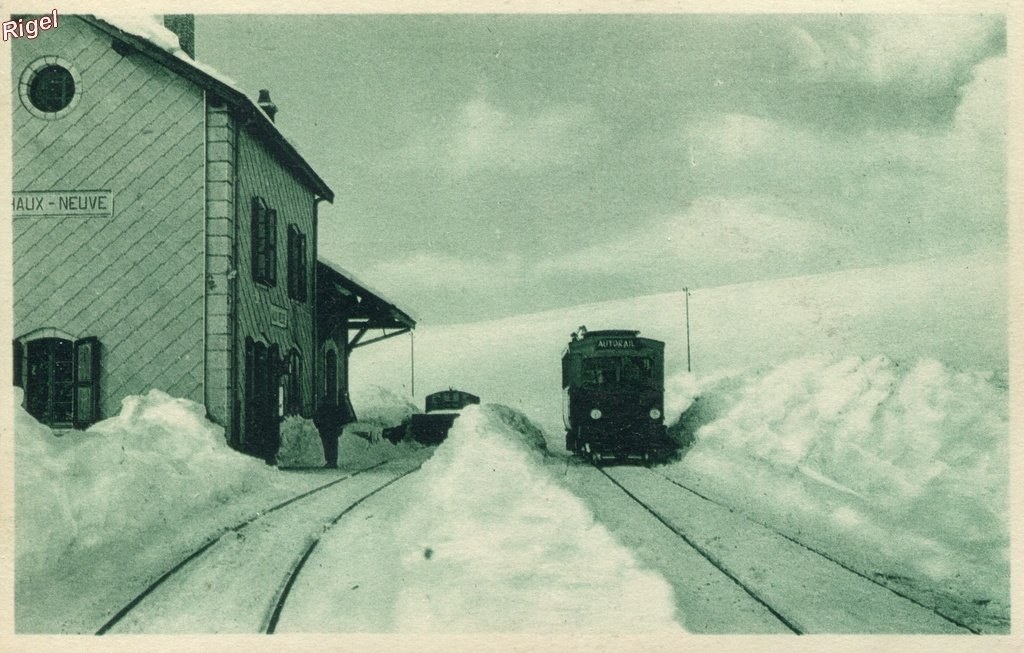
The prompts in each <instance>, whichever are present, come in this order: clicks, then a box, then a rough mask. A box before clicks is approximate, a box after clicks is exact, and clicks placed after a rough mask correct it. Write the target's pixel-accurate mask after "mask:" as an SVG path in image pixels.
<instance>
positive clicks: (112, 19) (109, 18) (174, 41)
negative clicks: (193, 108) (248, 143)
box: [93, 13, 333, 199]
mask: <svg viewBox="0 0 1024 653" xmlns="http://www.w3.org/2000/svg"><path fill="white" fill-rule="evenodd" d="M93 17H94V18H96V19H98V20H100V21H102V22H104V23H106V24H108V25H110V26H111V27H114V28H116V29H118V30H121V31H122V32H125V33H126V34H131V35H132V36H136V37H138V38H140V39H142V40H144V41H146V42H147V43H149V44H151V45H153V46H155V47H157V48H159V49H160V50H163V51H164V52H166V53H167V54H169V55H171V56H173V57H175V58H176V59H179V60H181V61H183V62H184V63H186V64H188V65H189V66H191V67H192V68H193V69H195V70H197V71H199V72H200V73H202V74H203V75H205V76H206V77H209V78H212V79H214V80H216V81H217V82H219V83H221V84H223V85H224V86H227V87H228V88H230V89H231V90H233V91H235V92H236V93H238V94H239V95H240V96H242V97H244V98H245V99H246V100H247V101H248V102H249V104H251V105H252V108H253V109H255V110H254V111H253V115H255V116H259V118H258V119H259V120H261V121H262V122H263V125H264V127H266V128H269V129H270V130H271V131H272V132H273V133H276V134H277V136H278V137H279V138H280V139H281V140H282V141H284V142H285V143H287V145H288V146H289V147H291V148H292V149H293V150H294V152H295V154H296V155H297V156H298V157H299V158H301V159H303V161H304V162H305V163H306V165H309V164H308V159H307V158H306V157H305V156H304V155H303V154H302V153H301V152H300V151H299V148H298V147H297V146H296V144H295V140H294V139H292V138H289V137H287V136H285V134H284V132H282V131H281V128H280V127H279V126H278V125H277V124H275V123H274V121H273V120H271V118H270V116H268V115H267V114H266V113H265V112H264V111H263V109H261V108H260V107H259V105H257V104H256V102H255V101H254V100H253V99H252V95H250V94H249V93H246V92H245V91H244V90H243V89H242V87H241V85H240V84H239V83H238V82H236V81H235V80H233V79H231V78H230V77H228V76H227V75H225V74H223V73H222V72H220V71H219V70H217V69H216V68H213V67H212V66H209V65H206V64H204V63H200V62H198V61H196V60H195V59H193V58H192V57H191V56H189V54H188V53H187V52H185V51H184V50H182V49H181V44H180V42H179V40H178V35H177V34H175V33H174V32H172V31H171V30H169V29H167V27H165V26H164V24H163V18H162V17H161V16H160V15H139V14H102V13H101V14H93ZM314 174H315V172H314ZM321 183H323V182H322V180H321ZM324 186H325V187H326V184H324ZM327 190H328V191H330V189H329V188H328V189H327ZM332 197H333V193H332ZM329 199H330V198H329Z"/></svg>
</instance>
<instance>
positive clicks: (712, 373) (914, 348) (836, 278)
mask: <svg viewBox="0 0 1024 653" xmlns="http://www.w3.org/2000/svg"><path fill="white" fill-rule="evenodd" d="M1006 274H1007V273H1006V260H1005V254H1003V253H1001V252H991V251H985V252H979V253H976V254H974V255H968V256H963V257H961V258H957V259H951V260H949V259H947V260H929V261H923V262H920V263H914V264H905V265H899V266H889V267H884V268H871V269H864V270H849V271H843V272H837V273H833V274H828V275H819V276H813V277H803V278H794V279H781V280H772V281H765V282H758V283H749V284H743V285H738V286H730V287H721V288H710V289H695V290H692V291H691V295H690V313H691V315H690V325H691V348H692V351H693V359H692V365H693V370H694V372H693V374H687V373H686V339H685V312H684V305H685V297H684V295H683V294H682V293H675V294H667V295H656V296H650V297H638V298H632V299H625V300H619V301H610V302H604V303H600V304H590V305H584V306H578V307H573V308H567V309H559V310H555V311H548V312H545V313H539V314H535V315H526V316H516V317H510V318H506V319H503V320H497V321H493V322H486V323H476V324H462V325H452V326H438V327H431V326H430V325H421V326H420V327H419V328H418V330H417V334H416V390H417V395H418V396H417V399H416V400H417V401H421V400H422V398H421V394H427V393H429V392H433V391H435V390H438V389H442V388H446V387H448V386H454V387H456V388H460V389H464V390H468V391H470V392H473V393H475V394H478V395H480V396H481V397H482V399H483V400H484V401H485V402H486V401H500V402H502V403H505V404H508V405H511V406H513V407H515V408H517V409H518V410H521V411H523V412H524V413H526V414H527V415H529V416H530V417H531V418H532V419H534V420H536V421H537V422H538V423H539V424H540V425H541V426H542V427H543V429H544V431H545V434H546V437H547V439H548V445H549V447H550V448H551V449H552V450H553V451H558V450H560V449H561V448H562V419H561V409H562V406H561V392H560V382H559V374H560V365H559V359H560V356H561V352H562V350H563V349H564V347H565V343H566V341H567V339H568V335H569V333H571V332H572V331H573V330H575V328H576V327H578V326H579V325H580V324H585V325H586V326H587V327H588V329H591V330H593V329H600V328H635V329H640V330H641V332H642V335H646V336H649V337H653V338H657V339H661V340H664V341H666V343H667V346H666V369H667V379H666V386H667V388H666V415H667V416H668V417H669V421H672V420H674V419H676V418H678V416H679V415H680V414H681V413H683V411H684V410H686V409H687V408H689V407H691V405H692V406H693V407H694V410H693V411H691V412H689V413H688V414H686V415H685V416H684V417H683V422H684V424H685V425H686V426H687V427H688V429H689V431H690V432H691V433H692V434H694V435H695V436H696V443H695V445H694V446H693V447H692V449H691V450H690V451H689V452H688V453H687V455H686V456H685V457H684V458H683V460H682V461H680V462H679V463H677V464H676V465H675V466H674V468H673V470H672V472H673V473H676V474H681V475H684V476H686V478H688V479H690V480H693V482H699V483H700V485H701V487H702V488H703V489H704V491H705V492H706V493H708V494H710V495H712V496H718V497H720V498H721V499H722V500H723V501H727V502H730V503H732V504H734V505H736V506H737V507H738V508H741V509H742V510H744V511H746V512H748V513H749V514H750V515H751V516H752V517H754V518H756V519H759V520H761V521H764V522H765V523H777V524H780V525H784V526H785V527H786V528H787V530H788V531H789V532H791V533H794V534H800V535H802V536H806V537H807V538H808V539H809V541H811V542H814V543H820V544H822V545H823V546H827V547H829V548H831V549H834V550H836V551H838V552H840V553H842V555H843V556H844V557H845V558H846V559H851V560H853V561H856V563H857V564H858V566H859V567H860V568H861V569H863V570H864V571H867V572H869V573H870V572H873V573H878V574H887V575H889V576H892V577H896V578H900V579H901V582H905V583H908V584H914V585H922V584H923V585H925V586H927V588H926V590H925V591H926V592H946V593H951V594H953V595H959V596H960V597H961V598H962V599H963V600H964V601H965V602H967V603H971V604H974V605H977V606H979V608H980V609H981V611H982V612H986V613H987V616H984V617H982V618H983V619H989V618H991V619H992V620H993V622H994V623H995V624H996V626H995V628H996V629H997V630H998V629H1005V627H1006V622H1005V619H1006V617H1007V616H1008V596H1009V530H1008V519H1009V515H1008V486H1009V481H1008V478H1009V470H1008V404H1009V390H1008V354H1007V349H1008V347H1007V294H1006V293H1007V281H1006ZM408 356H409V352H408V343H401V342H397V343H396V342H391V343H386V344H384V345H382V346H380V347H378V348H377V349H376V350H373V351H371V350H370V349H367V350H364V351H360V352H358V353H357V354H356V355H354V356H353V358H352V379H353V380H354V383H356V384H357V387H358V384H359V383H360V379H366V378H367V376H368V374H369V373H370V370H372V371H373V374H374V382H375V383H378V384H384V385H388V384H389V383H390V387H392V388H395V389H396V390H401V389H406V390H407V388H408V383H409V369H408V365H409V363H408V360H409V358H408ZM697 397H699V398H698V399H696V403H694V399H695V398H697ZM694 479H696V480H694ZM833 545H834V546H833ZM999 624H1002V625H1001V626H1000V625H999Z"/></svg>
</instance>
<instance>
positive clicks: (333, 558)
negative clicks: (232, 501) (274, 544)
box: [281, 404, 682, 634]
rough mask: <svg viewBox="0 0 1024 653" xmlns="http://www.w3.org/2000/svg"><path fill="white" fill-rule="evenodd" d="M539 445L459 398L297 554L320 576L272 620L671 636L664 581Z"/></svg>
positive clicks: (293, 625) (489, 410)
mask: <svg viewBox="0 0 1024 653" xmlns="http://www.w3.org/2000/svg"><path fill="white" fill-rule="evenodd" d="M546 455H547V454H546V453H545V451H544V448H543V440H542V439H541V438H540V435H539V431H538V430H537V429H536V427H533V426H532V425H531V424H530V422H529V420H528V419H526V418H525V417H524V416H523V415H521V414H518V413H517V412H516V411H513V410H511V409H509V408H507V407H504V406H500V405H491V404H485V405H482V406H469V407H467V408H466V409H464V410H463V412H462V415H461V416H460V417H459V418H458V419H457V420H456V421H455V424H454V425H453V427H452V429H451V432H450V433H449V436H448V438H447V439H446V440H445V441H444V442H443V443H442V444H441V445H439V446H438V448H437V450H436V451H435V452H434V455H433V456H432V457H431V458H430V459H429V460H428V461H426V462H425V463H424V464H423V467H422V469H421V470H420V471H419V472H418V473H417V474H415V475H413V476H410V477H408V479H407V480H404V481H403V482H401V483H400V484H396V485H395V486H394V489H393V491H389V492H387V493H382V494H381V497H380V498H379V499H378V498H376V497H375V498H374V499H372V500H371V501H370V502H368V504H367V507H366V509H365V510H364V511H363V512H358V513H353V515H352V516H351V518H350V519H348V520H346V521H344V522H343V523H341V524H340V525H339V526H338V527H337V528H335V529H332V530H331V531H328V533H327V534H326V535H325V537H324V538H323V539H322V540H321V543H320V546H319V547H318V549H317V552H316V553H315V555H314V557H313V558H311V559H310V561H309V563H308V566H309V567H310V568H314V569H321V570H325V572H324V573H328V574H329V576H330V578H331V579H333V582H326V583H325V582H324V581H323V578H322V577H318V576H316V575H314V574H310V575H308V576H306V577H305V578H302V577H300V581H299V583H298V584H297V586H296V588H295V590H294V592H293V596H292V597H291V598H290V599H289V605H288V606H287V611H286V612H285V613H284V614H283V616H282V622H281V623H282V629H283V631H290V632H296V631H301V632H310V631H315V632H358V631H367V630H369V631H373V632H421V633H472V632H495V631H504V632H536V633H560V632H615V633H654V632H660V633H667V634H672V633H674V634H680V633H681V632H682V631H681V629H680V628H679V626H678V625H677V623H676V615H675V614H674V611H675V605H674V600H673V596H672V589H671V588H670V587H669V585H668V584H667V583H666V582H665V581H664V579H662V578H661V577H660V576H659V575H658V574H656V573H654V572H652V571H649V570H645V569H643V568H641V567H640V566H639V565H638V563H637V562H636V559H635V558H634V556H633V554H631V553H630V552H629V551H627V550H626V549H625V548H623V547H622V546H621V545H620V544H619V543H617V542H616V540H615V539H614V538H613V537H612V536H611V535H610V534H609V532H608V531H607V530H606V529H605V528H604V526H602V525H601V524H600V523H598V522H596V521H595V520H594V516H593V514H592V513H591V512H590V510H589V509H588V508H587V507H586V506H585V504H584V503H583V501H582V500H581V499H580V498H578V497H576V496H575V495H573V494H572V493H570V492H569V491H567V490H566V489H564V488H563V487H561V486H560V485H559V484H558V483H557V482H556V478H555V477H554V475H553V472H552V471H551V468H550V467H548V466H546V465H545V456H546ZM364 512H365V514H364ZM382 514H383V515H387V516H388V517H389V518H391V519H392V520H393V521H392V522H390V523H387V524H380V523H378V522H375V521H371V520H373V519H377V520H378V521H379V519H380V517H381V515H382ZM368 524H369V526H368ZM326 570H329V571H326Z"/></svg>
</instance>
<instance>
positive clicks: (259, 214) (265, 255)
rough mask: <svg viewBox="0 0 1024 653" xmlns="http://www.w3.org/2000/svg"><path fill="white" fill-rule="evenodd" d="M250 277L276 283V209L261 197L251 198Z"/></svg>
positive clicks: (263, 282) (268, 284) (257, 280)
mask: <svg viewBox="0 0 1024 653" xmlns="http://www.w3.org/2000/svg"><path fill="white" fill-rule="evenodd" d="M252 278H253V280H254V281H256V282H258V283H262V284H265V285H267V286H275V285H277V211H276V210H275V209H272V208H270V207H269V206H267V203H266V202H265V201H263V198H262V197H253V198H252Z"/></svg>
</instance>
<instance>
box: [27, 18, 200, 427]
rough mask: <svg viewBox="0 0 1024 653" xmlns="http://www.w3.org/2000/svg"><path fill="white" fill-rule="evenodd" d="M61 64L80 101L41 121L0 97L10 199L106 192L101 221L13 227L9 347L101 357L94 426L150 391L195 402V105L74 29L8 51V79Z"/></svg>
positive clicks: (166, 80) (194, 94)
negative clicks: (7, 131)
mask: <svg viewBox="0 0 1024 653" xmlns="http://www.w3.org/2000/svg"><path fill="white" fill-rule="evenodd" d="M44 56H57V57H60V58H61V59H63V60H65V61H67V62H69V63H70V64H71V65H72V66H73V67H74V68H75V72H76V73H77V75H78V78H79V80H80V84H79V88H77V90H76V92H78V93H81V97H80V98H79V101H78V102H77V104H76V106H75V107H74V109H73V110H72V111H70V112H69V113H68V114H67V115H66V116H63V117H61V118H59V119H56V120H46V119H43V118H40V117H38V116H37V115H34V114H33V113H32V112H30V111H29V110H28V109H26V108H25V106H24V104H23V102H22V98H21V97H20V93H19V90H18V88H17V85H15V88H14V90H13V98H12V102H13V112H14V115H13V120H14V122H13V125H14V134H13V141H14V142H13V148H14V179H13V188H14V190H15V191H44V190H96V189H109V190H110V191H112V195H113V203H114V210H113V216H112V217H109V218H59V217H49V218H17V219H15V220H14V225H13V236H14V242H13V255H14V256H13V258H14V261H13V263H14V324H15V336H23V335H25V334H27V333H30V332H32V331H34V330H36V329H40V328H54V329H59V330H62V331H64V332H67V333H69V334H72V335H74V336H76V337H84V336H96V337H98V338H99V340H100V342H101V343H102V348H103V357H102V372H101V379H100V388H101V392H102V396H101V402H100V411H101V413H100V415H101V417H109V416H111V415H113V414H116V413H117V412H118V411H119V410H120V400H121V398H122V397H124V396H125V395H129V394H138V393H142V392H145V391H147V390H149V389H151V388H158V389H161V390H164V391H166V392H168V393H170V394H171V395H174V396H178V397H185V398H188V399H192V400H195V401H199V402H202V401H204V387H203V385H204V312H205V311H206V309H207V307H206V306H205V302H204V286H205V278H204V267H205V264H206V263H207V261H205V260H204V257H205V252H204V249H205V246H206V236H205V235H204V212H205V206H204V203H205V197H204V196H205V193H206V183H207V180H206V179H205V176H206V173H205V165H204V164H205V158H206V153H205V148H204V141H205V133H204V131H205V130H204V122H205V121H204V114H205V101H204V94H203V92H202V90H201V89H199V88H198V87H197V86H195V85H194V84H192V83H191V82H188V81H186V80H184V79H182V78H181V77H179V76H177V75H175V74H174V73H172V72H170V71H168V70H167V69H166V68H164V67H163V66H160V65H159V64H157V63H155V62H153V61H152V60H150V59H148V58H146V57H144V56H141V55H138V54H137V53H129V54H128V55H127V56H122V55H121V54H118V52H115V50H114V49H113V48H112V47H111V39H110V37H109V36H107V35H105V34H102V33H101V32H99V31H98V30H96V29H95V28H93V27H92V26H90V25H88V24H87V23H85V22H84V21H82V20H80V19H77V18H75V17H72V16H69V17H68V18H67V19H66V20H62V22H61V25H60V29H59V30H53V31H50V32H46V33H45V34H42V35H40V37H39V38H37V39H34V40H28V39H18V40H17V41H16V42H13V43H12V66H13V69H12V76H13V78H14V79H15V80H17V79H19V78H20V76H21V74H22V71H23V70H24V69H25V68H26V67H27V66H29V65H31V63H32V62H33V61H36V60H37V59H39V58H40V57H44Z"/></svg>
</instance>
